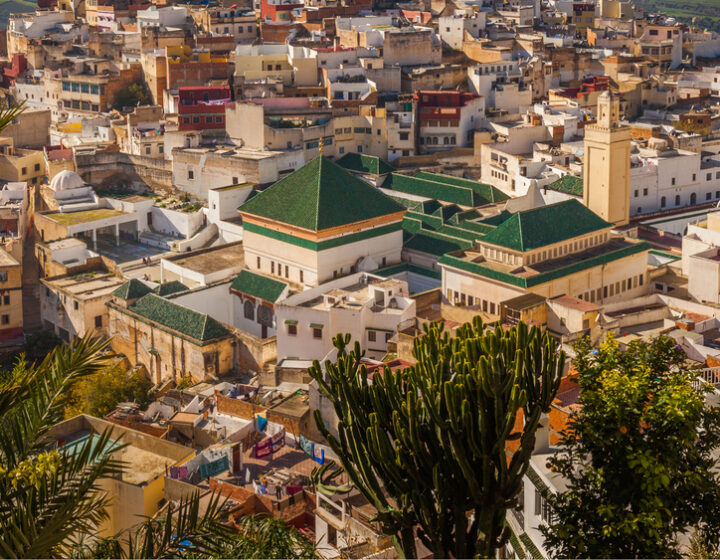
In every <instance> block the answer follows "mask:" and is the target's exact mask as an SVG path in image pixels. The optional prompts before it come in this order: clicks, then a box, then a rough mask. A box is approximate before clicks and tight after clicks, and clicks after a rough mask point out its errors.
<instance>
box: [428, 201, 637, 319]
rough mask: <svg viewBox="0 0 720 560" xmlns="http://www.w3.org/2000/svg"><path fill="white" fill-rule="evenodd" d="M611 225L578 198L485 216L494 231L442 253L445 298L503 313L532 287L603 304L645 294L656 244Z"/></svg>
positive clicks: (481, 224) (485, 224) (534, 290)
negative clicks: (620, 232) (506, 305)
mask: <svg viewBox="0 0 720 560" xmlns="http://www.w3.org/2000/svg"><path fill="white" fill-rule="evenodd" d="M498 220H502V221H501V222H500V223H499V224H498V223H497V222H498ZM612 227H613V224H611V223H608V222H606V221H605V220H603V219H601V218H600V217H599V216H597V215H596V214H593V213H592V212H591V211H590V210H588V209H587V208H586V207H585V206H583V205H582V204H581V203H580V202H579V201H577V200H575V199H572V200H566V201H563V202H558V203H556V204H551V205H548V206H541V207H539V208H533V209H531V210H525V211H521V212H516V213H514V214H509V215H503V214H500V215H498V216H494V217H493V218H490V219H486V220H485V221H483V220H480V221H478V223H477V229H480V228H483V229H486V230H488V231H487V233H485V234H483V235H482V237H481V238H480V239H479V241H478V242H477V244H476V245H475V246H473V247H472V248H469V249H465V250H462V251H456V252H453V253H448V254H446V255H444V256H442V257H441V258H440V259H439V260H438V264H439V265H440V266H441V268H442V286H443V301H444V303H447V304H449V305H454V306H464V307H468V308H471V309H475V310H476V311H477V312H484V313H489V314H490V315H493V316H500V314H501V305H500V304H501V303H503V302H506V301H507V300H510V299H512V298H516V297H518V296H521V295H525V294H529V293H533V294H538V295H541V296H544V297H546V298H555V297H557V296H562V295H568V296H573V297H577V298H579V299H582V300H584V301H588V302H591V303H600V304H602V303H606V302H610V301H619V300H623V299H628V298H633V297H637V296H640V295H642V294H644V293H645V292H646V291H647V254H648V251H649V250H650V246H649V245H647V244H646V243H635V242H632V241H630V240H627V239H625V238H622V237H619V236H614V235H612V234H611V229H612Z"/></svg>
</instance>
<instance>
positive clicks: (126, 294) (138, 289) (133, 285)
mask: <svg viewBox="0 0 720 560" xmlns="http://www.w3.org/2000/svg"><path fill="white" fill-rule="evenodd" d="M150 292H152V289H151V288H150V287H149V286H147V285H145V284H143V283H142V282H141V281H140V280H138V279H137V278H131V279H130V280H128V281H127V282H125V283H124V284H123V285H122V286H120V287H119V288H118V289H116V290H115V291H114V292H113V293H112V295H114V296H115V297H119V298H121V299H126V300H127V299H138V298H141V297H143V296H144V295H147V294H149V293H150Z"/></svg>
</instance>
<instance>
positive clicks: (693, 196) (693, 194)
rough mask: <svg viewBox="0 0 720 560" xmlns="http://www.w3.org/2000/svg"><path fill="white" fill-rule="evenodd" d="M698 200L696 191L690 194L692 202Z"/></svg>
mask: <svg viewBox="0 0 720 560" xmlns="http://www.w3.org/2000/svg"><path fill="white" fill-rule="evenodd" d="M696 202H697V195H696V194H695V193H692V194H691V195H690V204H695V203H696Z"/></svg>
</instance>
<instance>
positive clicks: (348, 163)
mask: <svg viewBox="0 0 720 560" xmlns="http://www.w3.org/2000/svg"><path fill="white" fill-rule="evenodd" d="M337 164H338V165H339V166H340V167H344V168H345V169H348V170H350V171H359V172H361V173H370V174H372V175H381V174H384V173H390V172H391V171H395V168H394V167H393V166H392V165H390V164H389V163H388V162H386V161H385V160H384V159H380V158H379V157H377V156H369V155H366V154H358V153H357V152H350V153H348V154H345V155H344V156H343V157H341V158H340V159H339V160H337Z"/></svg>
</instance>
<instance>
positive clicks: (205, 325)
mask: <svg viewBox="0 0 720 560" xmlns="http://www.w3.org/2000/svg"><path fill="white" fill-rule="evenodd" d="M128 310H129V311H131V312H133V313H136V314H137V315H140V316H141V317H144V318H145V319H148V320H150V321H152V322H154V323H158V324H160V325H162V326H164V327H167V328H168V329H172V330H174V331H177V332H179V333H182V334H184V335H187V336H189V337H191V338H194V339H196V340H201V341H207V340H212V339H214V338H220V337H223V336H226V335H228V334H230V332H229V331H228V330H227V329H226V328H225V327H223V326H222V325H221V324H220V323H218V322H217V321H216V320H215V319H213V318H212V317H209V316H208V315H205V314H204V313H198V312H197V311H193V310H192V309H188V308H187V307H183V306H182V305H178V304H177V303H173V302H172V301H170V300H167V299H165V298H161V297H160V296H157V295H155V294H148V295H146V296H144V297H142V298H140V299H139V300H138V301H136V302H135V303H134V304H133V305H131V306H130V307H129V308H128Z"/></svg>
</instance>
